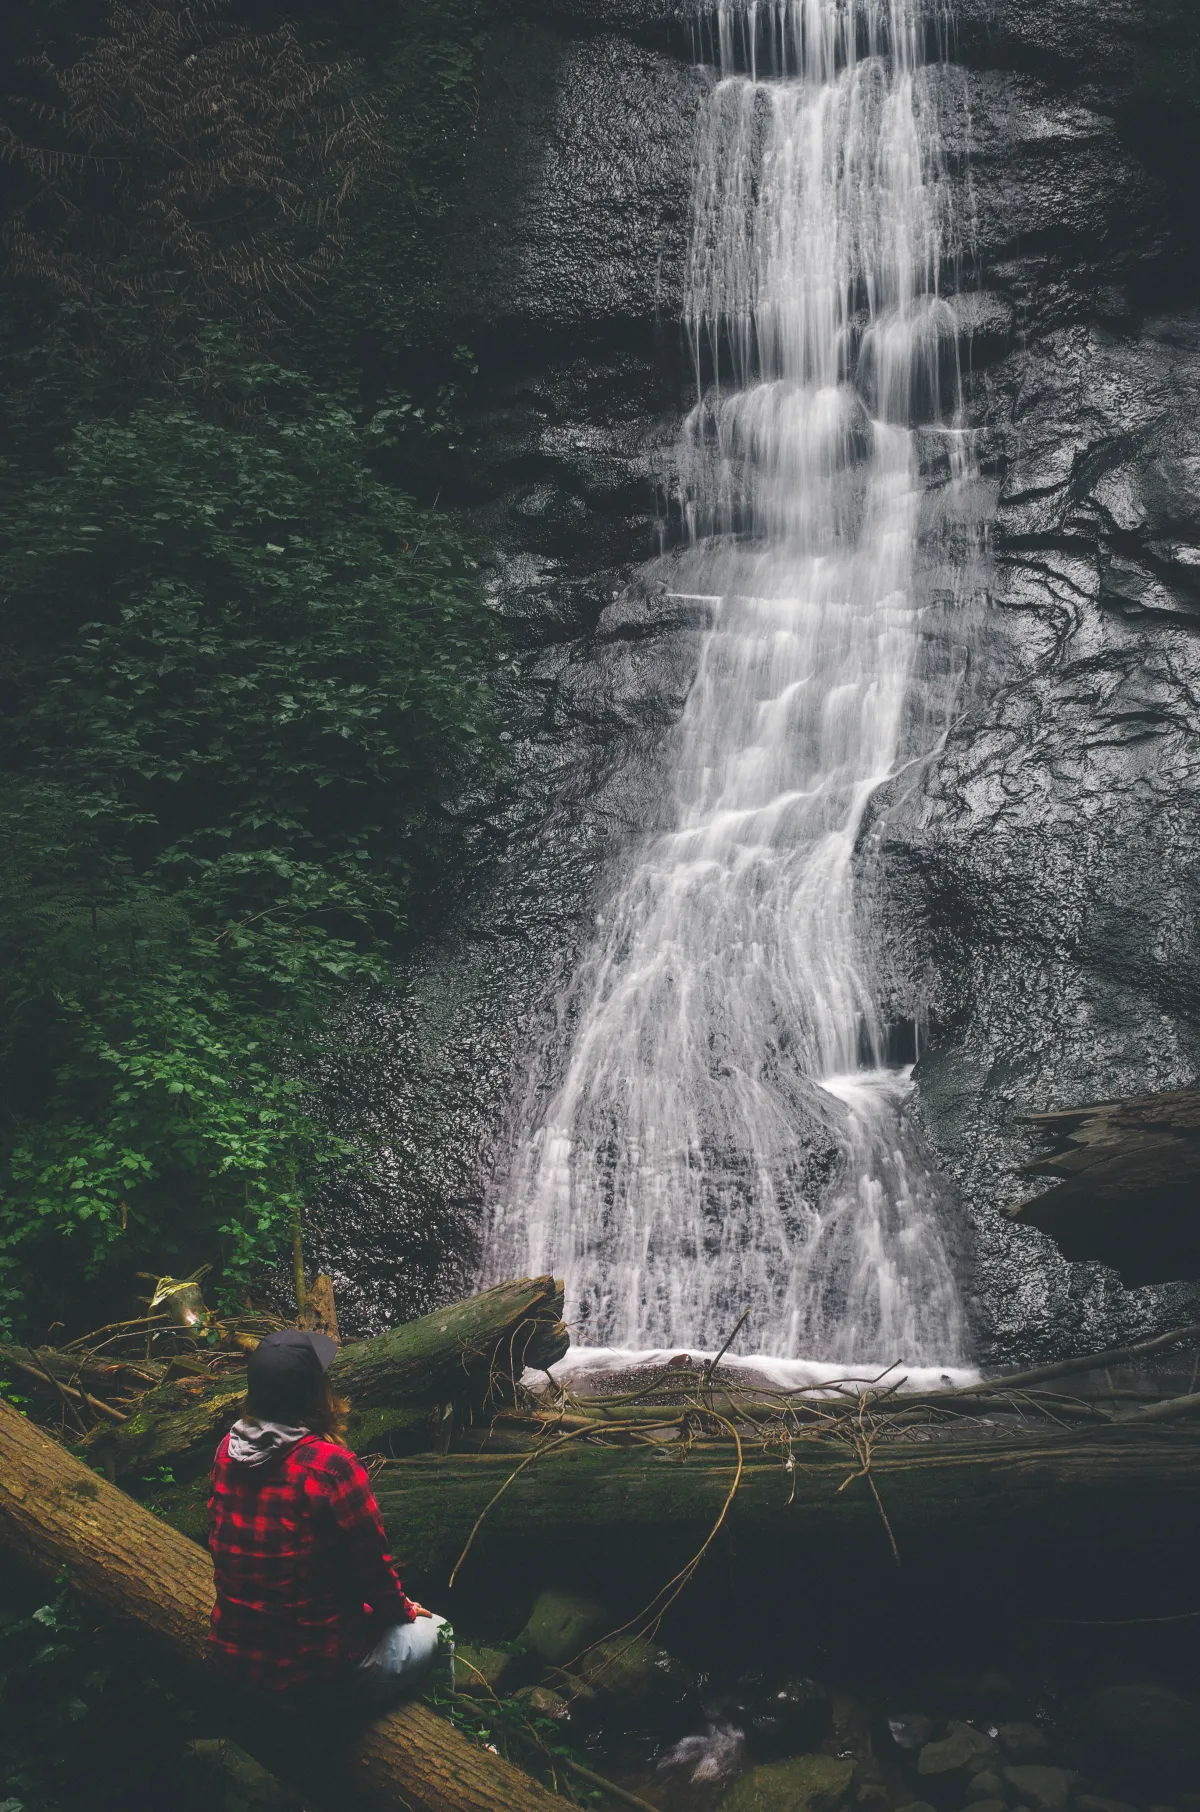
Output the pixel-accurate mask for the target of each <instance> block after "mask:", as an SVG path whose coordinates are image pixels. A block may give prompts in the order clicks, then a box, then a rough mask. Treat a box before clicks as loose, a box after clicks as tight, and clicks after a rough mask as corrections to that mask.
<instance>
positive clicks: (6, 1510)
mask: <svg viewBox="0 0 1200 1812" xmlns="http://www.w3.org/2000/svg"><path fill="white" fill-rule="evenodd" d="M0 1543H3V1545H4V1546H5V1547H7V1548H8V1549H10V1550H11V1551H12V1552H13V1553H15V1554H16V1555H17V1556H18V1557H19V1558H21V1559H22V1560H24V1561H26V1562H28V1563H30V1564H32V1565H34V1566H36V1567H38V1568H40V1569H42V1570H46V1571H50V1572H52V1573H59V1572H61V1571H62V1570H63V1569H64V1568H66V1569H68V1570H69V1572H70V1576H71V1581H72V1584H73V1586H74V1587H75V1589H76V1590H77V1591H78V1592H79V1593H80V1594H81V1595H82V1597H83V1598H84V1599H85V1600H86V1602H87V1603H89V1604H90V1605H91V1606H93V1607H94V1608H96V1609H97V1610H99V1611H101V1612H103V1613H105V1614H108V1615H111V1616H115V1617H120V1618H122V1619H125V1620H126V1621H130V1622H132V1623H133V1624H135V1625H137V1626H138V1627H139V1628H140V1630H141V1631H142V1632H143V1633H144V1634H145V1636H146V1637H147V1638H148V1639H150V1640H151V1641H153V1642H154V1643H156V1644H157V1645H158V1646H159V1648H160V1650H161V1651H162V1652H164V1653H165V1654H166V1655H167V1656H169V1657H170V1658H172V1659H173V1660H174V1662H175V1663H176V1664H178V1665H180V1666H182V1667H184V1668H185V1669H188V1670H190V1673H191V1677H192V1679H193V1680H194V1681H195V1682H196V1684H197V1688H198V1690H202V1691H205V1692H207V1693H211V1692H213V1691H217V1693H218V1703H219V1702H220V1695H219V1690H218V1689H217V1688H216V1687H215V1686H214V1684H213V1682H212V1678H211V1675H210V1672H209V1670H208V1669H207V1668H206V1667H205V1666H204V1658H205V1653H206V1648H207V1631H208V1619H209V1611H210V1607H211V1605H212V1596H213V1587H212V1564H211V1562H210V1560H209V1557H208V1555H207V1554H206V1553H205V1552H204V1550H203V1549H201V1548H199V1547H197V1546H196V1545H195V1544H194V1543H192V1542H189V1541H188V1540H186V1538H185V1537H184V1536H182V1535H179V1534H178V1533H177V1532H176V1531H175V1530H174V1529H171V1528H169V1527H168V1526H167V1525H166V1524H165V1523H164V1522H162V1521H161V1520H160V1519H159V1518H157V1517H155V1516H153V1515H152V1514H151V1513H150V1511H148V1510H146V1509H145V1508H143V1506H142V1505H140V1504H138V1503H135V1502H134V1500H133V1499H132V1498H129V1497H127V1496H126V1495H125V1494H124V1492H122V1491H119V1490H118V1489H117V1488H116V1487H115V1486H112V1485H109V1484H106V1483H105V1481H104V1480H103V1479H100V1478H97V1476H96V1475H95V1473H94V1472H91V1471H89V1469H88V1468H87V1467H86V1466H84V1465H82V1464H81V1463H80V1462H79V1461H78V1460H76V1459H74V1458H72V1456H71V1455H70V1454H68V1453H66V1452H65V1451H64V1450H63V1449H62V1448H61V1447H59V1446H58V1445H57V1443H56V1442H54V1441H53V1440H52V1439H51V1438H50V1437H49V1436H48V1435H46V1434H43V1433H42V1432H41V1430H40V1429H38V1428H35V1427H34V1426H33V1424H32V1423H30V1422H29V1421H28V1420H27V1418H25V1417H24V1416H21V1415H19V1414H18V1413H17V1412H16V1411H15V1410H13V1409H12V1408H10V1407H9V1406H8V1405H7V1404H3V1403H0ZM225 1709H226V1711H227V1715H228V1718H229V1733H230V1734H231V1735H236V1736H237V1739H238V1741H239V1742H241V1743H242V1744H243V1745H244V1746H245V1747H246V1748H247V1749H249V1751H250V1752H251V1754H255V1753H257V1754H258V1756H259V1759H261V1760H262V1761H263V1762H264V1763H265V1765H266V1766H268V1767H269V1768H271V1769H272V1770H273V1771H274V1772H275V1773H277V1774H280V1775H282V1776H283V1778H285V1779H291V1780H292V1781H293V1782H294V1783H295V1784H296V1785H297V1786H298V1787H299V1788H300V1790H301V1791H302V1793H303V1794H304V1796H305V1799H306V1800H308V1799H310V1798H311V1797H312V1796H313V1795H316V1796H317V1797H325V1798H326V1800H327V1802H328V1803H329V1804H330V1805H334V1806H342V1805H349V1804H352V1805H354V1806H356V1807H361V1808H363V1812H402V1809H404V1808H407V1809H408V1812H553V1808H555V1807H556V1806H561V1804H562V1802H561V1801H560V1800H558V1799H556V1798H555V1796H554V1795H552V1794H551V1793H549V1792H548V1791H547V1790H546V1789H545V1788H543V1787H541V1786H539V1785H538V1783H537V1782H536V1781H535V1780H533V1779H532V1778H531V1777H530V1776H529V1775H526V1774H524V1773H522V1772H521V1770H520V1769H518V1768H514V1767H513V1766H512V1765H511V1764H510V1763H508V1762H506V1761H504V1760H503V1758H502V1757H500V1756H498V1755H494V1754H492V1753H490V1752H489V1751H488V1750H486V1749H478V1748H476V1747H475V1746H474V1745H473V1744H471V1743H470V1742H468V1740H467V1739H466V1738H465V1737H464V1736H462V1735H461V1734H460V1733H459V1732H458V1731H457V1730H455V1729H454V1727H453V1726H452V1725H450V1724H448V1723H446V1722H444V1721H443V1720H442V1719H441V1718H439V1717H437V1716H436V1714H435V1713H434V1712H432V1711H431V1710H429V1708H428V1707H427V1706H424V1705H419V1704H415V1705H414V1704H410V1705H407V1706H405V1707H404V1708H403V1709H402V1710H400V1711H397V1712H393V1713H392V1714H391V1715H390V1716H389V1717H386V1718H382V1719H379V1720H378V1721H377V1722H375V1723H373V1724H371V1725H369V1726H368V1727H366V1728H360V1729H357V1730H355V1731H354V1732H353V1733H351V1734H347V1735H346V1736H345V1737H344V1738H343V1739H341V1740H335V1738H334V1736H333V1734H332V1731H331V1729H330V1728H329V1727H328V1726H326V1727H323V1728H322V1731H321V1737H320V1741H319V1742H317V1743H309V1742H306V1743H303V1744H297V1742H296V1740H295V1732H294V1731H293V1732H291V1733H290V1736H287V1735H284V1736H283V1737H282V1738H281V1733H280V1731H279V1729H278V1728H277V1726H275V1723H274V1720H273V1719H272V1716H271V1713H270V1711H269V1709H261V1710H256V1709H255V1708H254V1707H253V1706H251V1705H249V1704H247V1703H246V1701H245V1697H244V1695H242V1696H241V1697H240V1700H239V1702H238V1703H237V1704H234V1703H232V1702H230V1703H229V1704H228V1705H227V1706H226V1707H225Z"/></svg>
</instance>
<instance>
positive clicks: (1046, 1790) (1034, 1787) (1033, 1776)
mask: <svg viewBox="0 0 1200 1812" xmlns="http://www.w3.org/2000/svg"><path fill="white" fill-rule="evenodd" d="M1004 1778H1005V1780H1006V1781H1007V1782H1008V1784H1009V1786H1010V1787H1011V1788H1012V1789H1013V1792H1014V1793H1015V1794H1016V1796H1017V1798H1018V1799H1020V1800H1022V1801H1023V1802H1024V1803H1025V1804H1026V1805H1027V1806H1032V1807H1033V1812H1066V1807H1067V1805H1068V1804H1069V1802H1070V1799H1071V1789H1072V1787H1073V1786H1074V1784H1075V1782H1076V1781H1077V1780H1078V1778H1079V1777H1078V1775H1075V1774H1072V1773H1071V1772H1070V1770H1069V1769H1067V1768H1049V1767H1047V1766H1046V1765H1045V1764H1044V1763H1041V1762H1025V1763H1023V1764H1022V1765H1021V1766H1020V1767H1018V1768H1006V1769H1005V1770H1004Z"/></svg>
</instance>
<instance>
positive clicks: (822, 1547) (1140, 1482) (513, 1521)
mask: <svg viewBox="0 0 1200 1812" xmlns="http://www.w3.org/2000/svg"><path fill="white" fill-rule="evenodd" d="M792 1453H793V1465H792V1468H791V1469H790V1470H789V1469H788V1467H787V1464H786V1454H785V1453H783V1452H782V1451H781V1452H779V1453H778V1455H777V1456H776V1457H770V1458H765V1457H757V1456H755V1455H754V1453H753V1450H750V1451H749V1452H748V1455H747V1458H746V1462H745V1466H744V1470H743V1474H742V1479H741V1484H740V1486H739V1488H738V1491H737V1494H736V1496H735V1497H734V1500H733V1503H732V1504H731V1506H730V1509H729V1513H728V1516H727V1519H726V1522H725V1525H724V1527H723V1529H722V1532H721V1537H720V1543H721V1551H722V1553H723V1554H725V1555H726V1556H727V1557H728V1558H730V1559H731V1560H733V1561H738V1560H739V1559H745V1560H747V1561H748V1562H750V1563H751V1564H754V1563H755V1562H756V1560H757V1558H758V1557H760V1556H766V1555H770V1556H774V1557H777V1558H778V1560H779V1562H780V1564H784V1563H785V1562H786V1557H787V1556H788V1555H789V1554H796V1553H798V1552H799V1551H801V1550H802V1552H803V1554H804V1556H805V1557H808V1558H809V1559H811V1556H812V1555H813V1554H815V1553H820V1554H822V1555H823V1556H826V1557H829V1556H832V1555H834V1554H840V1555H842V1556H843V1557H845V1558H846V1559H847V1560H849V1561H851V1562H852V1563H853V1564H855V1565H857V1564H859V1562H860V1561H869V1560H870V1558H871V1557H872V1556H876V1557H877V1558H881V1559H885V1560H887V1562H888V1564H890V1550H889V1546H888V1542H887V1535H886V1531H885V1529H884V1526H883V1522H882V1519H881V1515H880V1508H879V1504H882V1506H883V1508H884V1510H885V1511H886V1514H887V1518H888V1521H889V1523H890V1524H891V1527H892V1530H893V1532H894V1534H895V1538H896V1541H897V1543H898V1546H899V1549H900V1554H901V1559H902V1561H906V1560H913V1561H917V1560H919V1559H920V1558H921V1557H927V1558H929V1559H930V1560H931V1561H932V1563H933V1564H934V1565H941V1564H942V1562H943V1560H945V1559H946V1557H947V1556H948V1555H949V1553H950V1552H951V1550H953V1551H955V1552H956V1553H958V1554H960V1555H962V1556H964V1557H965V1558H967V1559H968V1560H970V1559H971V1557H974V1561H975V1562H976V1563H978V1562H979V1561H981V1560H982V1561H984V1562H985V1563H986V1564H987V1565H989V1566H991V1565H993V1564H994V1563H995V1558H996V1557H997V1556H1003V1557H1004V1559H1005V1562H1006V1564H1007V1563H1008V1562H1010V1561H1011V1562H1012V1563H1013V1564H1016V1562H1017V1561H1018V1559H1019V1557H1020V1555H1021V1554H1022V1553H1023V1552H1024V1553H1027V1554H1028V1553H1034V1552H1036V1553H1037V1554H1038V1555H1039V1556H1042V1557H1044V1556H1045V1555H1046V1554H1047V1553H1049V1552H1050V1551H1051V1550H1054V1549H1061V1551H1062V1553H1063V1555H1064V1556H1065V1557H1066V1560H1067V1562H1068V1564H1069V1565H1071V1566H1074V1564H1075V1560H1076V1558H1077V1557H1078V1558H1079V1559H1080V1564H1081V1565H1082V1564H1084V1561H1083V1555H1084V1550H1085V1549H1090V1550H1093V1551H1094V1552H1095V1553H1096V1554H1097V1555H1100V1554H1103V1553H1107V1554H1110V1555H1111V1554H1117V1553H1121V1552H1126V1551H1128V1550H1129V1549H1130V1548H1131V1546H1134V1545H1136V1544H1137V1543H1138V1542H1140V1541H1141V1539H1142V1535H1141V1534H1139V1532H1143V1533H1144V1531H1146V1530H1147V1529H1150V1528H1153V1529H1154V1530H1155V1531H1156V1542H1157V1543H1158V1545H1159V1549H1160V1551H1161V1553H1162V1555H1163V1556H1166V1555H1167V1554H1168V1553H1169V1552H1171V1551H1172V1544H1173V1543H1178V1544H1179V1548H1178V1551H1180V1552H1183V1551H1186V1550H1190V1547H1191V1545H1192V1542H1193V1533H1192V1532H1193V1531H1194V1528H1195V1526H1196V1519H1197V1517H1198V1516H1200V1430H1197V1429H1196V1428H1194V1427H1193V1426H1190V1425H1187V1424H1184V1425H1183V1426H1181V1427H1179V1428H1176V1429H1170V1428H1165V1429H1162V1430H1159V1429H1156V1428H1154V1427H1153V1426H1151V1427H1145V1426H1144V1424H1143V1419H1141V1418H1139V1425H1137V1426H1129V1425H1125V1426H1121V1425H1112V1424H1110V1425H1107V1426H1104V1427H1089V1428H1087V1429H1081V1430H1074V1431H1071V1432H1064V1433H1061V1434H1060V1433H1055V1432H1050V1433H1028V1434H1015V1433H1013V1434H1010V1433H1003V1434H1001V1433H999V1431H997V1433H996V1434H995V1435H992V1436H986V1435H982V1434H973V1435H971V1436H964V1435H962V1434H961V1433H955V1434H953V1435H952V1436H949V1437H942V1436H937V1435H934V1436H932V1437H930V1438H928V1439H912V1438H908V1437H904V1438H897V1439H894V1440H890V1441H886V1442H885V1441H879V1442H877V1443H876V1444H875V1445H874V1447H873V1449H872V1452H871V1464H870V1477H871V1482H872V1483H873V1484H874V1487H875V1490H876V1491H877V1492H878V1495H879V1503H877V1502H876V1500H875V1497H874V1495H873V1493H872V1490H871V1485H870V1484H869V1483H868V1482H867V1480H866V1479H865V1478H863V1477H861V1476H856V1475H859V1474H860V1473H861V1470H862V1466H861V1459H860V1457H859V1456H858V1455H856V1453H855V1451H854V1449H853V1448H852V1447H851V1446H849V1445H848V1444H844V1443H834V1442H826V1441H807V1440H802V1439H801V1440H796V1441H795V1442H794V1444H793V1449H792ZM519 1464H520V1457H519V1456H518V1455H516V1454H514V1453H511V1452H510V1453H504V1454H497V1455H492V1454H486V1453H485V1454H478V1455H463V1454H450V1455H448V1456H446V1457H445V1458H442V1457H439V1456H436V1455H432V1454H422V1455H419V1456H416V1457H414V1458H412V1459H407V1460H401V1461H397V1462H396V1463H394V1464H392V1465H388V1466H386V1467H384V1468H383V1470H382V1471H381V1472H380V1473H379V1474H378V1475H377V1476H376V1479H375V1490H376V1495H377V1497H378V1499H379V1503H380V1507H381V1509H382V1511H383V1515H384V1521H385V1523H386V1524H387V1528H388V1533H389V1536H390V1538H391V1540H392V1543H393V1547H394V1550H395V1551H396V1552H397V1553H398V1554H399V1555H400V1556H401V1557H402V1558H403V1562H404V1567H405V1578H406V1580H409V1581H410V1582H411V1583H412V1585H413V1588H414V1589H415V1590H417V1591H418V1592H419V1593H420V1592H423V1591H428V1592H431V1593H437V1592H440V1591H443V1590H444V1589H445V1585H446V1582H447V1581H448V1579H449V1576H450V1573H451V1571H452V1570H453V1568H454V1566H455V1563H456V1562H457V1560H458V1559H459V1556H460V1555H461V1553H462V1551H463V1549H464V1547H465V1545H466V1543H467V1540H468V1537H469V1536H470V1534H471V1530H472V1528H473V1526H474V1524H475V1522H476V1519H477V1518H478V1517H479V1516H480V1515H481V1514H482V1513H483V1512H484V1511H485V1510H487V1515H486V1517H485V1519H484V1522H483V1524H482V1526H481V1528H480V1530H479V1533H478V1535H477V1536H476V1538H475V1541H474V1544H473V1546H472V1548H471V1554H470V1558H469V1559H468V1561H467V1562H466V1565H465V1566H464V1568H463V1570H462V1573H461V1574H460V1576H459V1577H460V1579H461V1580H462V1581H463V1582H464V1583H466V1584H467V1585H468V1586H469V1585H470V1583H471V1580H472V1576H473V1569H474V1577H475V1578H476V1579H480V1578H483V1577H485V1576H487V1575H488V1574H489V1572H490V1573H491V1574H492V1575H496V1574H498V1573H503V1571H504V1570H505V1568H507V1567H510V1566H519V1565H520V1564H521V1563H522V1559H523V1557H524V1556H528V1555H534V1556H537V1557H538V1560H539V1564H540V1565H541V1566H542V1567H543V1568H544V1569H549V1570H552V1569H553V1565H554V1563H555V1562H556V1561H557V1560H559V1559H561V1558H563V1557H565V1558H566V1559H567V1560H568V1561H569V1560H570V1558H571V1557H572V1555H578V1554H586V1555H587V1556H588V1557H589V1559H590V1560H592V1561H594V1562H595V1563H596V1564H597V1565H604V1564H612V1565H614V1566H616V1567H621V1566H622V1565H623V1564H624V1563H623V1559H622V1557H628V1556H631V1555H637V1556H639V1557H640V1556H653V1557H654V1560H655V1562H656V1564H658V1565H660V1566H662V1567H674V1566H678V1565H682V1564H684V1563H685V1562H686V1561H687V1560H688V1559H689V1557H690V1556H691V1555H692V1554H693V1553H695V1551H696V1549H697V1548H698V1547H699V1545H700V1543H701V1542H702V1541H703V1540H704V1538H705V1535H706V1534H707V1533H708V1531H709V1529H711V1527H712V1525H713V1524H714V1523H715V1521H716V1519H717V1517H718V1515H719V1513H720V1511H721V1507H722V1505H723V1503H724V1502H725V1499H726V1497H727V1495H728V1493H729V1490H730V1488H731V1486H732V1484H733V1480H734V1473H735V1467H736V1459H735V1455H734V1453H733V1452H732V1450H731V1448H730V1446H729V1445H728V1444H719V1443H716V1442H712V1443H703V1444H698V1445H697V1446H696V1447H694V1448H693V1449H692V1451H691V1453H690V1454H688V1455H687V1456H686V1457H684V1456H683V1455H682V1453H681V1451H680V1449H679V1448H678V1447H674V1449H673V1450H672V1447H670V1446H664V1447H663V1448H662V1449H661V1450H659V1451H657V1452H656V1451H655V1450H654V1449H652V1448H650V1447H647V1446H635V1447H632V1448H628V1447H627V1448H623V1449H622V1448H616V1447H612V1446H601V1445H594V1444H592V1443H590V1442H587V1441H586V1440H579V1441H575V1442H573V1443H571V1444H570V1445H568V1446H566V1447H563V1448H561V1449H559V1450H558V1451H556V1452H547V1453H546V1454H545V1455H544V1456H543V1457H541V1458H539V1459H538V1460H537V1461H536V1462H535V1463H534V1464H532V1465H530V1466H527V1467H526V1468H525V1469H524V1470H523V1471H522V1472H521V1474H520V1476H519V1477H517V1478H515V1479H514V1480H513V1482H512V1484H511V1485H509V1486H508V1488H507V1489H506V1490H505V1491H504V1493H503V1495H502V1496H500V1497H499V1498H498V1499H497V1500H496V1502H495V1503H494V1504H492V1506H491V1508H490V1509H488V1505H489V1503H490V1501H491V1499H492V1498H493V1497H495V1494H496V1493H497V1492H498V1491H499V1490H500V1487H501V1486H502V1485H504V1483H505V1480H506V1479H509V1478H511V1477H512V1475H513V1472H514V1470H515V1468H516V1467H517V1466H518V1465H519ZM848 1480H849V1481H852V1482H851V1483H849V1484H847V1481H848ZM843 1487H845V1488H844V1489H843ZM665 1576H666V1575H664V1577H665Z"/></svg>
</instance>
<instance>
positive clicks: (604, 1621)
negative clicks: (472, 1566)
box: [517, 1590, 614, 1667]
mask: <svg viewBox="0 0 1200 1812" xmlns="http://www.w3.org/2000/svg"><path fill="white" fill-rule="evenodd" d="M613 1621H614V1619H613V1618H612V1617H611V1616H610V1615H609V1613H608V1612H607V1611H606V1610H605V1608H604V1606H603V1605H602V1604H597V1603H596V1601H595V1600H594V1599H592V1598H583V1597H581V1596H580V1595H579V1594H578V1593H577V1592H559V1591H554V1590H549V1591H545V1592H542V1593H540V1594H539V1596H538V1598H537V1601H536V1603H535V1604H534V1607H533V1610H532V1611H531V1612H530V1614H529V1621H528V1623H527V1624H526V1625H525V1628H524V1629H523V1630H522V1631H521V1634H520V1636H519V1637H518V1638H517V1640H518V1641H519V1642H520V1643H522V1644H523V1645H524V1647H526V1648H529V1649H532V1650H533V1652H534V1654H535V1655H537V1656H538V1657H539V1658H540V1659H541V1660H543V1661H545V1662H547V1663H548V1664H549V1665H550V1666H551V1667H566V1666H567V1665H568V1664H569V1663H570V1662H572V1661H578V1659H579V1657H580V1655H581V1654H582V1653H583V1650H584V1649H585V1648H587V1646H588V1644H589V1643H590V1642H594V1641H595V1640H596V1637H597V1636H600V1635H603V1633H604V1631H605V1630H606V1629H611V1628H612V1625H613Z"/></svg>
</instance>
